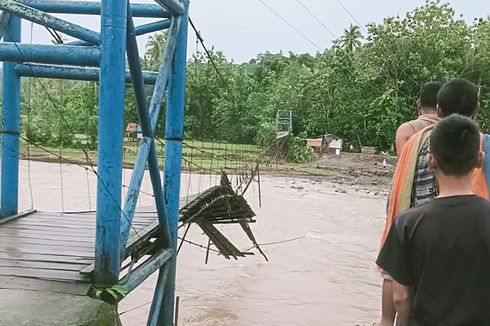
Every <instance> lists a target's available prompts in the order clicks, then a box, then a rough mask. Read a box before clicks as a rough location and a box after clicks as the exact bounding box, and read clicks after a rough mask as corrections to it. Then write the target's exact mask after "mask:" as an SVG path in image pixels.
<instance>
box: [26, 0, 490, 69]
mask: <svg viewBox="0 0 490 326" xmlns="http://www.w3.org/2000/svg"><path fill="white" fill-rule="evenodd" d="M131 2H139V3H141V2H150V1H148V0H147V1H144V0H137V1H133V0H132V1H131ZM445 2H449V3H450V4H451V6H452V7H453V8H454V9H455V10H456V12H457V14H458V15H463V18H464V19H465V20H467V21H468V22H471V21H473V18H475V17H487V16H488V15H489V14H490V3H489V1H488V0H450V1H445ZM424 3H425V0H191V7H190V16H191V18H192V19H193V21H194V23H195V25H196V27H197V29H198V30H199V31H200V33H201V35H202V37H203V38H204V42H205V44H206V46H207V47H208V48H212V47H214V48H215V49H216V50H221V51H223V52H224V54H225V56H226V57H227V58H229V59H232V60H233V61H234V62H237V63H241V62H247V61H249V60H250V59H253V58H255V57H257V55H258V54H260V53H264V52H266V51H269V52H272V53H277V52H279V51H283V52H284V53H288V52H289V51H292V52H295V53H310V54H315V53H316V52H317V51H319V50H324V49H326V48H329V47H330V46H331V44H332V41H333V40H334V39H335V37H339V36H340V35H342V32H343V30H344V28H346V27H348V26H349V25H350V24H354V25H357V22H359V23H361V24H362V25H363V26H365V25H366V24H368V23H372V22H375V23H380V22H382V21H383V18H385V17H387V16H396V15H401V16H403V15H404V14H405V13H406V12H407V11H411V10H413V9H415V8H416V7H418V6H421V5H423V4H424ZM342 6H344V7H345V8H347V11H349V12H350V14H351V15H349V13H348V12H347V11H346V10H345V9H344V8H343V7H342ZM305 7H306V9H305ZM307 10H309V11H310V12H311V13H313V15H314V16H315V17H316V19H318V20H316V19H315V18H314V17H313V16H312V15H311V14H310V13H309V12H308V11H307ZM273 11H274V12H276V13H277V14H278V15H279V16H281V17H282V19H281V18H279V17H278V16H277V15H276V14H275V13H274V12H273ZM59 17H61V18H65V19H67V20H70V21H72V22H75V23H78V24H81V25H83V26H85V27H88V28H91V29H93V30H97V31H98V30H99V24H100V22H99V20H98V19H97V18H96V17H94V16H75V17H73V16H68V15H59ZM149 21H151V20H145V19H139V20H137V21H136V25H138V24H139V23H146V22H149ZM356 21H357V22H356ZM290 25H292V26H294V28H292V27H291V26H290ZM32 31H33V32H32V42H33V43H49V42H50V40H51V36H50V35H49V33H48V32H47V31H45V30H43V29H42V28H41V27H39V26H36V25H34V26H33V30H32ZM300 33H301V34H302V35H300ZM334 36H335V37H334ZM22 37H23V42H30V41H31V25H30V23H29V22H24V24H23V34H22ZM147 37H148V36H146V37H144V36H143V37H139V39H138V44H139V47H140V52H143V51H144V49H145V44H146V40H147ZM68 39H70V38H68ZM196 50H199V51H202V48H201V47H196V37H195V35H194V32H193V31H192V30H189V42H188V56H190V55H192V53H194V52H196Z"/></svg>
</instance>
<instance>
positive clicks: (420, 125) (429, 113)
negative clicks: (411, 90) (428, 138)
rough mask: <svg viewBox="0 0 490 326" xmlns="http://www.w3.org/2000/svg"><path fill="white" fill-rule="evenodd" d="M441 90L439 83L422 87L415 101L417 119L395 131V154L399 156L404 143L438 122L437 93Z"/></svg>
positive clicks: (431, 83)
mask: <svg viewBox="0 0 490 326" xmlns="http://www.w3.org/2000/svg"><path fill="white" fill-rule="evenodd" d="M439 89H441V83H439V82H430V83H426V84H425V85H424V86H422V89H421V90H420V97H419V99H418V100H417V111H418V113H419V117H418V118H417V119H415V120H411V121H408V122H405V123H404V124H402V125H401V126H400V127H399V128H398V130H397V131H396V138H395V144H396V154H397V155H400V153H401V152H402V149H403V146H404V145H405V143H406V142H407V141H408V140H409V139H410V137H412V136H413V135H414V134H416V133H417V132H419V131H420V130H422V129H424V128H426V127H428V126H430V125H433V124H435V123H437V122H439V120H440V118H439V116H438V115H437V92H439Z"/></svg>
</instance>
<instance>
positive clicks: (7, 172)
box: [0, 16, 21, 218]
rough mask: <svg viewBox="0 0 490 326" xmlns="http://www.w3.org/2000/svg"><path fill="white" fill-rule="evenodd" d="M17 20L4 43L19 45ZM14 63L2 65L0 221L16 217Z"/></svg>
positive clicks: (16, 99) (17, 103) (17, 120)
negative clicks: (8, 132) (6, 132)
mask: <svg viewBox="0 0 490 326" xmlns="http://www.w3.org/2000/svg"><path fill="white" fill-rule="evenodd" d="M20 25H21V24H20V18H19V17H16V16H11V17H10V20H9V23H8V25H7V33H6V34H5V40H7V41H10V42H20V34H21V27H20ZM14 66H15V63H12V62H5V63H4V64H3V105H2V130H3V131H10V132H12V134H3V135H2V167H1V170H2V177H1V192H0V218H5V217H8V216H11V215H15V214H17V213H18V202H19V136H18V134H17V135H16V134H15V133H19V132H20V77H19V76H18V75H17V74H16V73H15V70H14Z"/></svg>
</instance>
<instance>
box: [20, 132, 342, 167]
mask: <svg viewBox="0 0 490 326" xmlns="http://www.w3.org/2000/svg"><path fill="white" fill-rule="evenodd" d="M138 147H139V141H138V140H132V139H128V138H126V139H125V142H124V166H125V167H127V168H131V167H132V166H134V162H135V160H136V156H137V152H138ZM20 150H21V157H22V158H23V159H27V156H28V155H27V154H28V146H27V144H26V142H24V141H21V149H20ZM164 151H165V149H164V145H162V144H161V143H160V142H157V156H158V158H159V161H160V168H163V165H164V155H165V152H164ZM87 154H88V155H89V158H90V160H91V161H92V162H94V164H96V163H97V151H95V150H93V151H89V152H88V153H87ZM60 156H61V157H62V158H63V159H64V160H63V162H64V163H77V164H81V165H84V166H87V165H89V163H88V162H87V160H86V157H85V153H84V152H83V151H82V150H81V149H75V148H62V149H60V148H59V147H53V146H43V148H38V147H35V146H33V145H31V146H29V157H30V159H32V160H36V161H44V162H59V160H60ZM257 162H259V164H260V170H261V171H262V172H265V173H273V174H301V175H317V176H331V175H333V174H334V172H333V171H331V170H327V169H318V168H316V167H314V166H312V165H310V164H308V163H275V162H274V163H269V162H270V158H269V157H267V156H264V155H263V154H262V151H261V149H260V148H259V147H258V146H255V145H249V144H229V143H213V142H201V141H193V140H186V141H184V145H183V162H182V168H183V169H184V170H186V171H191V172H194V173H204V174H212V173H220V172H221V171H223V170H224V171H227V172H229V173H234V172H236V171H243V170H248V171H250V170H251V169H252V168H254V167H255V166H256V164H257Z"/></svg>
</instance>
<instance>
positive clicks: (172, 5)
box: [155, 0, 184, 16]
mask: <svg viewBox="0 0 490 326" xmlns="http://www.w3.org/2000/svg"><path fill="white" fill-rule="evenodd" d="M155 1H156V3H158V4H160V5H162V6H164V7H165V8H167V9H168V11H169V12H170V13H171V14H172V15H173V16H181V15H182V14H183V13H184V6H183V5H182V3H181V1H179V0H155Z"/></svg>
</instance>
